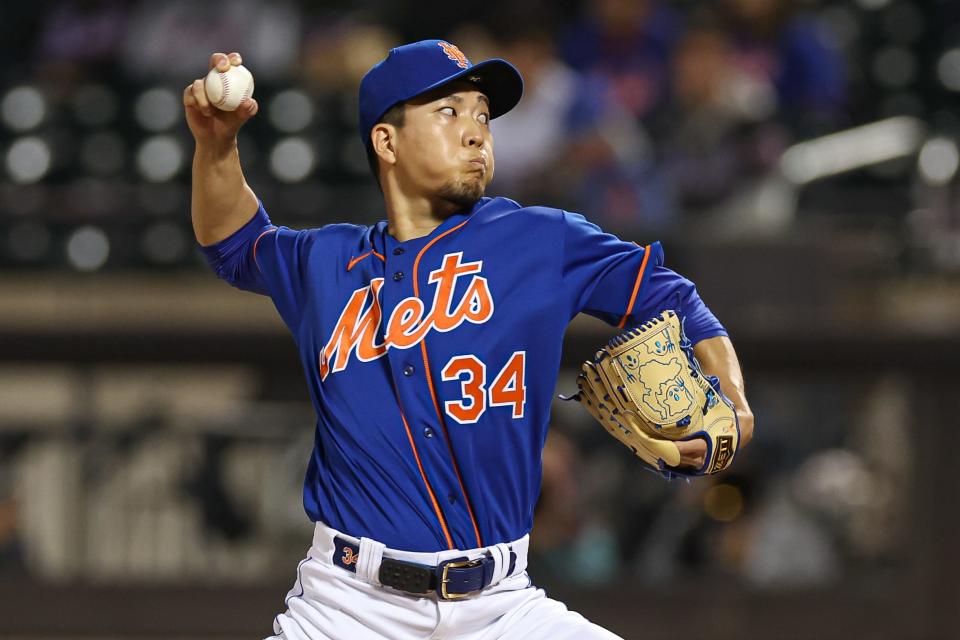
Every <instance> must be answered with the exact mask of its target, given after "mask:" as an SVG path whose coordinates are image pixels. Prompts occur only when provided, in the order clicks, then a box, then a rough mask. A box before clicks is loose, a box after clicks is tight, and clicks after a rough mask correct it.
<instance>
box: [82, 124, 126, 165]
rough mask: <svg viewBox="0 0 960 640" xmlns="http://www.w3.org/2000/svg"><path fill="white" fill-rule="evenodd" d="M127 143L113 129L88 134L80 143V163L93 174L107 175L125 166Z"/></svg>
mask: <svg viewBox="0 0 960 640" xmlns="http://www.w3.org/2000/svg"><path fill="white" fill-rule="evenodd" d="M125 159H126V144H125V143H124V141H123V138H122V137H120V135H119V134H117V133H114V132H113V131H100V132H97V133H94V134H91V135H89V136H87V137H86V138H85V139H84V140H83V142H82V143H81V145H80V165H81V166H82V167H83V169H84V171H86V172H87V173H90V174H93V175H99V176H107V175H111V174H114V173H117V172H118V171H120V170H121V169H122V168H123V165H124V161H125Z"/></svg>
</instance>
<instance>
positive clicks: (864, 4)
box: [857, 0, 890, 11]
mask: <svg viewBox="0 0 960 640" xmlns="http://www.w3.org/2000/svg"><path fill="white" fill-rule="evenodd" d="M857 4H858V5H860V8H861V9H866V10H867V11H877V10H878V9H883V8H884V7H885V6H887V5H888V4H890V0H857Z"/></svg>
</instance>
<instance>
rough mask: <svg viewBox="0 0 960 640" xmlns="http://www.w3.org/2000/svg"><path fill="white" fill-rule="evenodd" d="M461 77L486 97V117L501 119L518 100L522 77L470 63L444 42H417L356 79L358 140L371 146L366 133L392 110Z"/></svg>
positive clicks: (501, 67)
mask: <svg viewBox="0 0 960 640" xmlns="http://www.w3.org/2000/svg"><path fill="white" fill-rule="evenodd" d="M459 79H464V80H467V81H468V82H472V83H473V84H475V85H476V86H477V89H478V90H479V91H482V92H483V93H485V94H486V96H487V98H489V99H490V117H491V118H496V117H497V116H502V115H503V114H505V113H506V112H507V111H510V109H513V107H515V106H516V104H517V103H518V102H520V96H522V95H523V78H521V77H520V72H519V71H517V69H516V67H514V66H513V65H512V64H510V63H509V62H507V61H506V60H501V59H499V58H493V59H491V60H484V61H483V62H481V63H479V64H473V63H471V62H470V60H468V59H467V56H465V55H464V54H463V52H462V51H460V49H458V48H457V47H455V46H454V45H452V44H450V43H449V42H447V41H446V40H421V41H420V42H414V43H412V44H405V45H403V46H402V47H396V48H395V49H391V50H390V53H389V54H387V57H386V58H384V59H383V60H381V61H380V62H378V63H377V64H376V65H374V66H373V68H372V69H370V71H368V72H367V74H366V75H365V76H363V80H361V81H360V139H361V140H362V141H363V144H364V146H365V147H366V146H369V144H370V131H372V130H373V127H374V125H375V124H377V122H379V120H380V118H382V117H383V114H385V113H386V112H387V111H388V110H389V109H390V107H392V106H393V105H395V104H397V103H399V102H405V101H407V100H410V99H411V98H414V97H416V96H418V95H420V94H421V93H425V92H427V91H430V90H431V89H436V88H437V87H439V86H442V85H444V84H446V83H448V82H452V81H454V80H459Z"/></svg>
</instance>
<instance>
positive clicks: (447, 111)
mask: <svg viewBox="0 0 960 640" xmlns="http://www.w3.org/2000/svg"><path fill="white" fill-rule="evenodd" d="M438 111H439V112H440V113H445V114H447V115H448V116H453V117H456V116H457V110H456V109H454V108H453V107H440V108H439V109H438Z"/></svg>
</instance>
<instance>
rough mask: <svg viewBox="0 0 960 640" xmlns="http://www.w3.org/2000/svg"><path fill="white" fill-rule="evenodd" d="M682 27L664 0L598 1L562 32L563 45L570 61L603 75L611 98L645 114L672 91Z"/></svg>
mask: <svg viewBox="0 0 960 640" xmlns="http://www.w3.org/2000/svg"><path fill="white" fill-rule="evenodd" d="M680 27H681V21H680V19H679V17H678V16H677V14H676V13H675V12H674V11H672V10H671V9H670V8H668V7H667V6H666V4H665V3H662V2H659V1H658V0H596V1H595V2H589V3H586V13H585V15H584V16H582V17H581V18H580V19H579V20H578V21H576V22H574V23H573V24H572V25H571V26H570V27H569V28H568V29H566V31H565V32H563V33H562V34H561V36H560V43H561V45H560V46H561V51H562V55H563V58H564V60H565V61H566V62H567V63H568V64H570V65H571V66H572V67H573V68H575V69H577V70H578V71H580V72H582V73H584V74H587V75H588V76H599V77H601V78H603V79H604V80H605V81H606V84H607V86H608V91H609V94H610V96H609V97H610V98H611V99H613V100H616V101H617V102H618V103H619V104H620V105H622V106H623V107H624V108H625V109H626V110H627V111H628V112H629V113H631V114H632V115H634V116H635V117H638V118H643V117H646V116H648V115H650V114H651V113H652V112H653V110H654V109H656V108H657V107H658V106H660V104H661V103H662V101H663V99H664V98H665V96H666V92H667V68H668V61H669V59H670V53H671V51H672V50H673V47H674V45H675V43H676V41H677V38H678V36H679V34H680V31H681V28H680Z"/></svg>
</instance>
